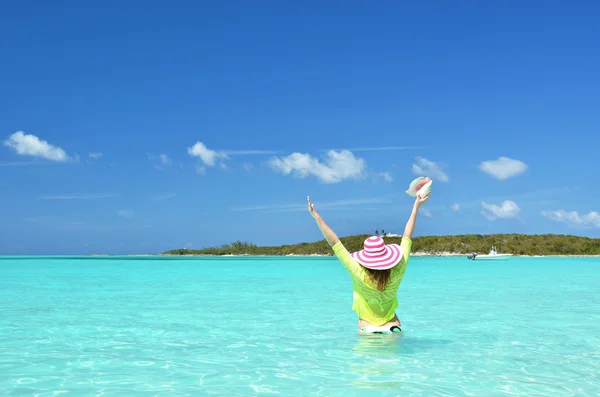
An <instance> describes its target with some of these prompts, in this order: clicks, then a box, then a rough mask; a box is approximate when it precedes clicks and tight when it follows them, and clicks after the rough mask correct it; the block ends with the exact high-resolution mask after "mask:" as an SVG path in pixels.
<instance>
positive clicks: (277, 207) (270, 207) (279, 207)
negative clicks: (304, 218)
mask: <svg viewBox="0 0 600 397" xmlns="http://www.w3.org/2000/svg"><path fill="white" fill-rule="evenodd" d="M390 202H391V201H390V200H385V199H381V198H368V199H355V200H337V201H328V202H314V200H313V203H314V204H315V209H316V210H317V211H318V210H319V209H320V208H329V209H333V208H345V207H352V206H361V205H370V204H383V203H390ZM231 210H232V211H307V212H308V206H307V204H306V202H304V203H293V204H266V205H254V206H248V207H235V208H232V209H231Z"/></svg>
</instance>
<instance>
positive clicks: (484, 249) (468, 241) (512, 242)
mask: <svg viewBox="0 0 600 397" xmlns="http://www.w3.org/2000/svg"><path fill="white" fill-rule="evenodd" d="M381 232H382V236H384V237H383V238H384V239H385V241H386V243H396V244H399V243H400V240H401V238H400V237H389V236H385V235H384V233H383V230H382V231H381ZM367 237H369V235H364V234H361V235H355V236H347V237H342V238H341V240H342V243H343V244H344V245H345V246H346V248H347V249H348V250H349V251H356V250H359V249H361V248H362V244H363V241H364V240H365V239H366V238H367ZM491 246H495V247H496V248H497V251H498V252H499V253H509V254H514V255H600V239H594V238H588V237H579V236H571V235H558V234H541V235H527V234H488V235H481V234H464V235H456V236H422V237H414V238H413V245H412V252H413V253H421V254H430V255H437V254H441V253H456V254H470V253H473V252H476V253H478V254H487V253H488V252H489V250H490V247H491ZM163 255H333V252H332V251H331V248H330V247H329V245H328V244H327V242H326V241H325V240H320V241H316V242H312V243H300V244H290V245H281V246H257V245H255V244H252V243H248V242H243V241H236V242H234V243H231V244H225V245H222V246H219V247H207V248H202V249H198V250H192V249H186V248H180V249H174V250H171V251H167V252H165V253H163Z"/></svg>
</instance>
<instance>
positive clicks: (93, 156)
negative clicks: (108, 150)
mask: <svg viewBox="0 0 600 397" xmlns="http://www.w3.org/2000/svg"><path fill="white" fill-rule="evenodd" d="M102 156H103V154H102V153H98V152H96V153H89V154H88V157H89V158H91V159H92V160H98V159H99V158H100V157H102Z"/></svg>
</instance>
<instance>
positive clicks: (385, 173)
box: [379, 172, 394, 183]
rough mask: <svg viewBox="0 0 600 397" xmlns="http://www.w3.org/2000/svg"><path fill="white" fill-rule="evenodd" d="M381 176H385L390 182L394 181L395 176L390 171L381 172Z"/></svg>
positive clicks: (385, 179) (384, 178)
mask: <svg viewBox="0 0 600 397" xmlns="http://www.w3.org/2000/svg"><path fill="white" fill-rule="evenodd" d="M379 176H380V177H381V178H383V180H384V181H386V182H388V183H390V182H393V181H394V178H393V177H392V174H390V173H389V172H380V173H379Z"/></svg>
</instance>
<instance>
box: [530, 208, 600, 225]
mask: <svg viewBox="0 0 600 397" xmlns="http://www.w3.org/2000/svg"><path fill="white" fill-rule="evenodd" d="M540 214H541V215H542V216H544V217H546V218H548V219H550V220H553V221H555V222H561V223H566V224H567V225H568V226H570V227H583V228H586V227H596V228H600V214H599V213H598V212H596V211H592V212H589V213H587V214H585V215H579V212H577V211H571V212H567V211H565V210H562V209H561V210H557V211H541V212H540Z"/></svg>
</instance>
